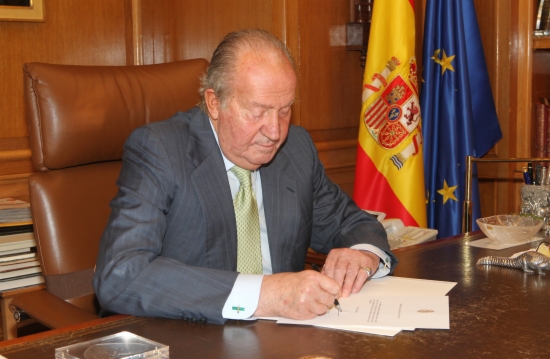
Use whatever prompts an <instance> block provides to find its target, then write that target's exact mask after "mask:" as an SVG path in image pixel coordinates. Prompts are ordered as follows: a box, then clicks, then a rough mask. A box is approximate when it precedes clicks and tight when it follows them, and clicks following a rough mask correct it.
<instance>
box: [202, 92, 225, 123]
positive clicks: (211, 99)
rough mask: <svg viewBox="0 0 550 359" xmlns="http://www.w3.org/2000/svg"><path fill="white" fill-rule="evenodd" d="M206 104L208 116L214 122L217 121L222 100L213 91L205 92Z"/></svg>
mask: <svg viewBox="0 0 550 359" xmlns="http://www.w3.org/2000/svg"><path fill="white" fill-rule="evenodd" d="M204 102H205V103H206V108H208V114H209V115H210V118H211V119H212V120H217V119H218V116H219V109H220V106H221V103H220V99H219V98H218V96H216V93H215V92H214V90H212V89H207V90H206V91H204Z"/></svg>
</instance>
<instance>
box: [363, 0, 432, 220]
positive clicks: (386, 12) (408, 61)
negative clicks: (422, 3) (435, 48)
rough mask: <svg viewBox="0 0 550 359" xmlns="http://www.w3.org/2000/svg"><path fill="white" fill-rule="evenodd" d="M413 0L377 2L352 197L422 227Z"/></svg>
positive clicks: (423, 199)
mask: <svg viewBox="0 0 550 359" xmlns="http://www.w3.org/2000/svg"><path fill="white" fill-rule="evenodd" d="M414 47H415V26H414V0H384V1H375V2H374V8H373V14H372V24H371V31H370V37H369V48H368V52H367V63H366V66H365V75H364V78H363V95H362V100H363V106H362V109H361V123H360V126H359V146H358V148H357V168H356V173H355V187H354V193H353V198H354V200H355V202H356V203H357V205H358V206H359V207H361V208H363V209H368V210H374V211H379V212H384V213H386V218H399V219H401V220H402V221H403V223H404V224H405V225H406V226H417V227H426V195H425V187H424V168H423V167H424V166H423V158H422V156H423V155H422V123H421V122H422V120H421V117H420V104H419V100H418V75H417V67H416V58H415V52H414Z"/></svg>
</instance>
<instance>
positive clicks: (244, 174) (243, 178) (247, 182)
mask: <svg viewBox="0 0 550 359" xmlns="http://www.w3.org/2000/svg"><path fill="white" fill-rule="evenodd" d="M230 171H231V172H233V173H234V174H235V176H237V179H238V180H239V182H240V183H241V186H251V185H252V181H251V179H250V171H249V170H246V169H244V168H240V167H238V166H233V167H231V170H230Z"/></svg>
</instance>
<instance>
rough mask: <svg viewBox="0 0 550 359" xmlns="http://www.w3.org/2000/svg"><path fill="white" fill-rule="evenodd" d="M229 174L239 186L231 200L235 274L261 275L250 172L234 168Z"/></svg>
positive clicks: (257, 226) (254, 197)
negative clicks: (234, 237) (234, 243)
mask: <svg viewBox="0 0 550 359" xmlns="http://www.w3.org/2000/svg"><path fill="white" fill-rule="evenodd" d="M231 172H233V173H234V174H235V176H237V178H238V179H239V182H240V183H241V186H240V187H239V191H238V192H237V195H236V196H235V198H234V199H233V206H234V207H235V218H236V220H237V272H239V273H244V274H262V273H263V266H262V249H261V244H260V219H259V217H258V205H257V203H256V196H255V195H254V191H253V190H252V181H251V179H250V171H249V170H245V169H243V168H240V167H237V166H234V167H233V168H231Z"/></svg>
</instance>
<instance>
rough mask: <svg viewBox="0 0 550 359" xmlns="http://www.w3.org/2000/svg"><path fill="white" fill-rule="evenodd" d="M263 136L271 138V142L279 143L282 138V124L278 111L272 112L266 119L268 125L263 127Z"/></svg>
mask: <svg viewBox="0 0 550 359" xmlns="http://www.w3.org/2000/svg"><path fill="white" fill-rule="evenodd" d="M261 131H262V135H264V136H265V137H267V138H269V139H270V140H271V141H274V142H276V141H278V140H279V137H280V122H279V114H278V112H277V111H274V110H271V111H269V114H268V116H267V119H266V123H265V124H264V126H262V130H261Z"/></svg>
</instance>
